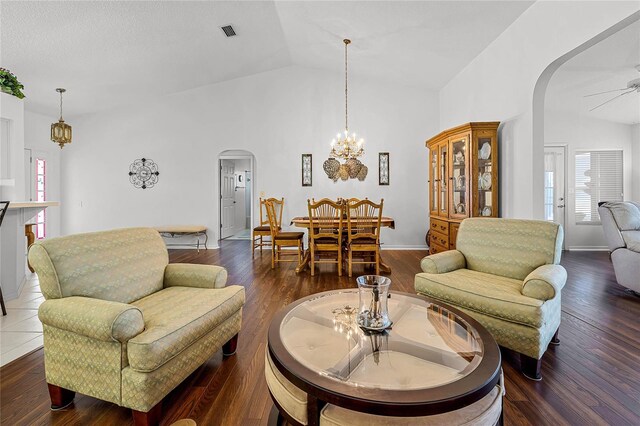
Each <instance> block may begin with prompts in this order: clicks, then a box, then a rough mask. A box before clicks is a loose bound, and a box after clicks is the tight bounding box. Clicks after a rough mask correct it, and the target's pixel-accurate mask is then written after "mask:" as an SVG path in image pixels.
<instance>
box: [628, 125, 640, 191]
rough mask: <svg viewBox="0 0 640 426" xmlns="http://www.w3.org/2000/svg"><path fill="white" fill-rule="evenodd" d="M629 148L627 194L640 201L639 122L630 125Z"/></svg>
mask: <svg viewBox="0 0 640 426" xmlns="http://www.w3.org/2000/svg"><path fill="white" fill-rule="evenodd" d="M631 149H632V163H633V170H632V174H631V182H632V183H631V192H629V194H630V199H631V200H633V201H636V202H640V124H634V125H633V126H631Z"/></svg>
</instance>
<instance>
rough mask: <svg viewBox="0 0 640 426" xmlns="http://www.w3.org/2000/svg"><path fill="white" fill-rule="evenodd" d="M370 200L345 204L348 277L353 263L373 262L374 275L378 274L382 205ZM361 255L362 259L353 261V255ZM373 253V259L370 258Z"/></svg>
mask: <svg viewBox="0 0 640 426" xmlns="http://www.w3.org/2000/svg"><path fill="white" fill-rule="evenodd" d="M383 204H384V199H382V200H380V204H376V203H374V202H373V201H370V200H367V199H365V200H360V201H358V202H356V203H353V204H347V205H346V206H345V208H346V210H347V246H346V250H347V264H348V267H349V277H351V275H352V270H353V265H354V264H375V268H376V275H379V274H380V224H381V222H382V206H383ZM354 253H355V254H356V256H358V255H361V256H362V260H360V261H354V260H353V255H354ZM371 255H373V260H371Z"/></svg>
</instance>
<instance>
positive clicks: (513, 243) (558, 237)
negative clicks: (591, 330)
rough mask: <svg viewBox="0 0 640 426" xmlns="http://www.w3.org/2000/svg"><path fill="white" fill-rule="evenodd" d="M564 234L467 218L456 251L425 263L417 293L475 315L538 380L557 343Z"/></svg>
mask: <svg viewBox="0 0 640 426" xmlns="http://www.w3.org/2000/svg"><path fill="white" fill-rule="evenodd" d="M563 235H564V234H563V230H562V227H561V226H560V225H558V224H556V223H551V222H543V221H535V220H518V219H496V218H470V219H466V220H464V221H463V222H462V224H461V225H460V229H459V231H458V238H457V241H456V250H450V251H446V252H442V253H438V254H435V255H432V256H427V257H425V258H424V259H422V262H421V267H422V270H423V271H424V272H422V273H419V274H417V275H416V277H415V289H416V291H417V292H418V293H420V294H424V295H426V296H428V297H431V298H433V299H437V300H441V301H443V302H445V303H448V304H451V305H454V306H456V307H457V308H459V309H461V310H462V311H464V312H466V313H468V314H469V315H471V316H472V317H473V318H475V319H476V320H477V321H478V322H480V323H481V324H482V325H484V326H485V327H486V328H487V329H488V330H489V332H490V333H491V334H492V335H493V337H494V338H495V339H496V341H497V342H498V344H499V345H500V346H504V347H506V348H509V349H512V350H514V351H516V352H518V353H520V360H521V368H522V372H523V373H524V374H525V375H526V376H527V377H529V378H531V379H534V380H540V379H541V378H542V376H541V374H540V366H541V361H540V360H541V358H542V355H543V354H544V352H545V351H546V350H547V346H548V345H549V343H553V344H558V343H559V341H558V328H559V326H560V314H561V305H560V296H561V290H562V288H563V287H564V285H565V282H566V280H567V272H566V270H565V269H564V268H563V267H562V266H560V265H559V263H560V256H561V254H562V239H563Z"/></svg>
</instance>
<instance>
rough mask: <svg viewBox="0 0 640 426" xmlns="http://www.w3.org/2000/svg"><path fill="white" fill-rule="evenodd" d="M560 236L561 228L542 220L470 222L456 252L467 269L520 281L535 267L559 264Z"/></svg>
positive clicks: (460, 234)
mask: <svg viewBox="0 0 640 426" xmlns="http://www.w3.org/2000/svg"><path fill="white" fill-rule="evenodd" d="M563 236H564V234H563V230H562V227H561V226H560V225H558V224H557V223H552V222H546V221H542V220H522V219H502V218H487V217H482V218H469V219H465V220H464V221H462V223H461V224H460V229H459V230H458V237H457V240H456V248H457V249H458V251H460V252H461V253H462V254H463V255H464V257H465V259H466V261H467V266H466V267H467V269H472V270H474V271H478V272H486V273H488V274H493V275H500V276H503V277H507V278H514V279H517V280H520V281H522V280H524V279H525V277H526V276H527V275H529V274H530V273H531V272H532V271H533V270H534V269H536V268H537V267H538V266H542V265H546V264H556V265H557V264H559V263H560V256H561V255H562V240H563Z"/></svg>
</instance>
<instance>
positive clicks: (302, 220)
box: [290, 216, 396, 273]
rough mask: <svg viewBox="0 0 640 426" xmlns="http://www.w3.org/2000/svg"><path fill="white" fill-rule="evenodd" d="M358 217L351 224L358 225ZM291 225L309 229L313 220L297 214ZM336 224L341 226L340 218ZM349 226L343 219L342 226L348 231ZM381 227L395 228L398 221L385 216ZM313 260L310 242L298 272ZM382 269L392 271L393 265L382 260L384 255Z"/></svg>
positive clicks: (297, 269) (387, 271)
mask: <svg viewBox="0 0 640 426" xmlns="http://www.w3.org/2000/svg"><path fill="white" fill-rule="evenodd" d="M356 221H357V219H355V218H353V219H351V224H352V225H357V222H356ZM290 225H291V226H295V227H297V228H306V229H309V227H310V225H311V221H310V220H309V216H296V217H294V218H293V219H291V224H290ZM334 226H335V227H336V228H337V227H338V226H339V220H338V219H335V220H334ZM347 227H348V223H347V220H346V219H343V220H342V228H343V230H344V231H346V229H347ZM380 227H381V228H390V229H395V227H396V221H395V220H394V219H393V218H392V217H387V216H383V217H382V218H381V220H380ZM310 261H311V252H310V250H309V244H308V243H307V249H306V250H305V252H304V256H303V258H302V262H301V263H300V265H298V267H296V273H298V272H300V271H303V270H304V269H305V268H306V267H307V266H308V265H309V262H310ZM380 271H382V272H385V273H391V266H389V265H388V264H386V263H384V261H383V260H382V255H381V256H380Z"/></svg>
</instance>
